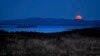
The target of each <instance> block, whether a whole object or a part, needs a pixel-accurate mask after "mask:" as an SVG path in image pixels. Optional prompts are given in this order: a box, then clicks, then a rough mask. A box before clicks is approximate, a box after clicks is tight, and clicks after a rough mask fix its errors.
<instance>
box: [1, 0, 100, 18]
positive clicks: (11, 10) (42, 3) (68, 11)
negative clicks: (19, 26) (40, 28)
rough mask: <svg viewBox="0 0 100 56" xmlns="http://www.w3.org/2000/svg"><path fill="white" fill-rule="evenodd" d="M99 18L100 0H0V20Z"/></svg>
mask: <svg viewBox="0 0 100 56" xmlns="http://www.w3.org/2000/svg"><path fill="white" fill-rule="evenodd" d="M78 14H80V15H81V16H82V17H83V18H84V19H85V20H100V0H0V20H6V19H7V20H8V19H11V20H12V19H25V18H30V17H41V18H65V19H75V16H76V15H78Z"/></svg>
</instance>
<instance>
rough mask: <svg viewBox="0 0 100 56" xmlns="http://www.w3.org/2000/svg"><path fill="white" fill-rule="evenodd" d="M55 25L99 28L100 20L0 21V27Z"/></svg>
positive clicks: (44, 19)
mask: <svg viewBox="0 0 100 56" xmlns="http://www.w3.org/2000/svg"><path fill="white" fill-rule="evenodd" d="M7 24H9V25H14V24H15V25H16V24H19V25H20V24H22V25H23V24H26V25H48V26H49V25H51V26H52V25H55V26H100V20H69V19H60V18H59V19H55V18H26V19H16V20H1V21H0V25H7Z"/></svg>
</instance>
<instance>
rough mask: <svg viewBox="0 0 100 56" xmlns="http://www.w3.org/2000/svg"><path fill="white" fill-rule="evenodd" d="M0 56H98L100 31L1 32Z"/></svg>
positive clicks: (99, 51) (95, 29) (92, 29)
mask: <svg viewBox="0 0 100 56" xmlns="http://www.w3.org/2000/svg"><path fill="white" fill-rule="evenodd" d="M0 56H100V29H97V28H90V29H89V28H88V29H81V30H73V31H68V32H58V33H37V32H7V31H3V30H1V31H0Z"/></svg>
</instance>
